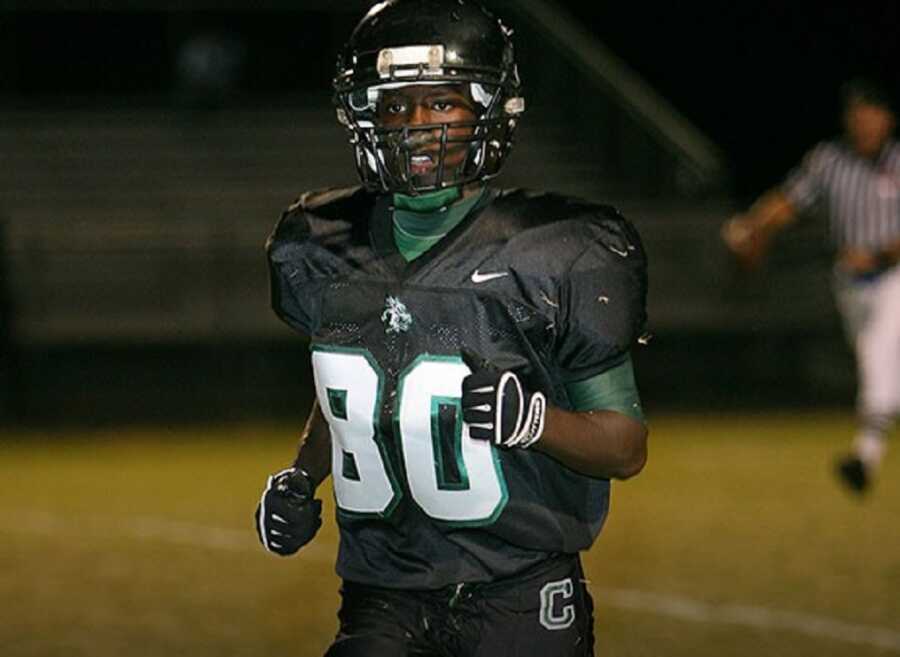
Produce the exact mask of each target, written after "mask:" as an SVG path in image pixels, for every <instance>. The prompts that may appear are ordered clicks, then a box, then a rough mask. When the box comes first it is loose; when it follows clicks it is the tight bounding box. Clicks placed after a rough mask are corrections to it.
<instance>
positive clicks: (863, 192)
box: [782, 140, 900, 250]
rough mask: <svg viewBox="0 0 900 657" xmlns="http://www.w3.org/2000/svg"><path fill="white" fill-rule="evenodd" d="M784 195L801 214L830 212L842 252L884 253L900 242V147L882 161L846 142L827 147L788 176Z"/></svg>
mask: <svg viewBox="0 0 900 657" xmlns="http://www.w3.org/2000/svg"><path fill="white" fill-rule="evenodd" d="M782 192H784V194H785V195H786V196H787V198H788V200H789V201H790V202H791V204H792V205H793V206H794V208H795V209H796V210H798V211H799V212H806V211H809V210H811V209H813V208H816V209H821V210H824V213H825V215H826V216H827V217H828V222H829V229H830V232H831V238H832V240H833V241H834V244H835V245H836V246H837V247H838V248H843V247H856V248H863V249H874V250H877V249H881V248H884V247H886V246H888V245H889V244H891V243H892V242H897V241H900V144H898V143H897V142H896V141H894V140H889V141H888V142H887V144H885V146H884V148H882V150H881V154H880V155H879V157H878V158H877V159H876V160H869V159H866V158H863V157H861V156H860V155H858V154H857V153H856V152H855V151H854V150H853V149H852V148H851V147H850V146H849V145H848V144H846V143H845V142H843V141H841V140H834V141H826V142H821V143H820V144H818V145H817V146H815V147H814V148H813V149H812V150H811V151H809V152H808V153H807V154H806V156H805V157H804V158H803V161H802V162H801V164H800V165H799V166H798V167H796V168H795V169H794V170H793V171H791V172H790V174H788V176H787V179H786V180H785V182H784V185H783V186H782Z"/></svg>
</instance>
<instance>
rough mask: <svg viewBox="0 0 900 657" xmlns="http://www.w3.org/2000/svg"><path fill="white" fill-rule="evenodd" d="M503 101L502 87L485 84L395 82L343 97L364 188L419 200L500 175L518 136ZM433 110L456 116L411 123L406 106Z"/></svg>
mask: <svg viewBox="0 0 900 657" xmlns="http://www.w3.org/2000/svg"><path fill="white" fill-rule="evenodd" d="M501 99H502V94H501V93H500V92H499V87H498V86H496V85H495V86H488V85H484V84H481V83H480V82H460V81H459V80H452V81H447V82H443V81H427V82H426V81H416V82H410V83H406V82H392V83H386V84H378V85H373V86H370V87H364V88H362V89H360V90H358V91H355V92H349V93H346V94H344V95H343V96H341V97H340V100H341V101H342V102H341V105H342V107H340V108H339V116H341V118H342V122H344V125H345V126H346V127H347V128H348V130H349V131H350V133H351V143H352V144H353V146H354V148H355V156H356V166H357V169H358V171H359V174H360V177H361V179H362V181H363V183H364V184H365V185H366V186H367V187H370V188H372V189H379V190H383V191H392V192H402V193H406V194H413V195H414V194H422V193H428V192H432V191H438V190H442V189H446V188H448V187H456V186H461V185H466V184H468V183H470V182H473V181H476V180H483V179H486V178H489V177H492V176H494V175H496V173H497V171H498V170H499V165H500V162H501V161H502V159H503V157H504V155H505V152H506V151H507V150H508V147H509V146H510V145H511V142H512V132H513V130H514V128H515V118H512V117H511V116H510V115H507V114H506V113H505V112H504V111H502V109H501V108H500V107H499V103H500V101H501ZM431 103H436V104H437V105H438V106H439V107H440V106H441V103H447V104H450V105H451V106H453V107H455V111H453V112H448V113H447V117H446V118H447V120H441V121H438V122H428V123H423V122H421V121H418V122H417V121H412V120H410V115H411V114H413V113H416V112H415V110H414V109H413V108H411V107H409V105H411V104H423V105H428V106H430V104H431ZM394 108H398V109H402V110H403V111H397V112H396V113H393V112H392V110H393V109H394ZM407 110H408V111H407ZM404 113H405V114H406V115H405V116H404ZM433 114H437V115H438V116H441V113H440V112H436V113H433ZM433 114H431V115H429V116H432V115H433Z"/></svg>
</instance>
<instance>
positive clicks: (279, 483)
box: [255, 468, 322, 557]
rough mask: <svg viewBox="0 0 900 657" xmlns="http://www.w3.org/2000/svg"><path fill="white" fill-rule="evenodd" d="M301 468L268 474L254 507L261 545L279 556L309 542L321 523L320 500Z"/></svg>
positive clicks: (292, 552) (292, 551)
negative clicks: (317, 498)
mask: <svg viewBox="0 0 900 657" xmlns="http://www.w3.org/2000/svg"><path fill="white" fill-rule="evenodd" d="M314 492H315V491H314V486H313V483H312V481H311V480H310V478H309V475H307V474H306V473H305V472H304V471H303V470H300V469H298V468H288V469H287V470H282V471H281V472H277V473H275V474H273V475H272V476H270V477H269V479H268V481H267V482H266V488H265V490H263V494H262V497H261V498H260V500H259V505H258V506H257V507H256V516H255V518H256V534H257V536H259V540H260V542H261V543H262V545H263V547H264V548H266V550H268V551H269V552H274V553H275V554H280V555H281V556H283V557H286V556H289V555H291V554H294V553H295V552H296V551H297V550H299V549H300V548H301V547H303V546H304V545H306V544H307V543H309V542H310V541H311V540H312V539H313V536H315V535H316V532H317V531H318V530H319V527H321V526H322V517H321V516H322V502H321V500H316V499H313V493H314Z"/></svg>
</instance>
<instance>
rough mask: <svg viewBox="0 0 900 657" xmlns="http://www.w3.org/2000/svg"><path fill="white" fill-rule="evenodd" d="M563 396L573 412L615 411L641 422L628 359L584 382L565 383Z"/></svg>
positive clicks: (637, 395)
mask: <svg viewBox="0 0 900 657" xmlns="http://www.w3.org/2000/svg"><path fill="white" fill-rule="evenodd" d="M566 392H567V393H568V394H569V400H570V401H571V402H572V406H573V407H574V408H575V410H576V411H597V410H605V411H616V412H617V413H621V414H622V415H627V416H628V417H630V418H634V419H635V420H637V421H638V422H643V421H644V410H643V409H642V408H641V398H640V395H639V394H638V389H637V384H636V383H635V381H634V367H633V366H632V364H631V356H630V355H629V356H628V357H627V358H626V359H625V362H624V363H622V364H621V365H617V366H616V367H614V368H612V369H611V370H607V371H605V372H603V373H602V374H598V375H597V376H592V377H591V378H589V379H585V380H584V381H576V382H575V383H567V384H566Z"/></svg>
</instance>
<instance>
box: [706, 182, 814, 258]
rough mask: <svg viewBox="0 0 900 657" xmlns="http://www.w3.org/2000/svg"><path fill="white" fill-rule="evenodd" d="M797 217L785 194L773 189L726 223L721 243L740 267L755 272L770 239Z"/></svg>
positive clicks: (795, 210)
mask: <svg viewBox="0 0 900 657" xmlns="http://www.w3.org/2000/svg"><path fill="white" fill-rule="evenodd" d="M797 217H798V212H797V209H796V207H795V206H794V204H793V203H792V202H791V200H790V199H789V198H788V197H787V194H785V193H784V192H783V191H782V190H781V189H780V188H776V189H773V190H771V191H769V192H767V193H766V194H764V195H763V196H761V197H760V198H759V200H757V201H756V202H755V203H754V204H753V205H752V206H750V209H749V210H747V212H745V213H743V214H738V215H735V216H733V217H732V218H731V219H729V220H728V221H726V222H725V223H724V224H723V226H722V232H721V235H722V240H723V241H724V242H725V246H727V247H728V249H729V250H730V251H731V252H732V253H734V254H735V256H737V258H738V260H739V261H740V262H741V263H742V264H743V265H744V266H746V267H748V268H755V267H758V266H759V264H760V263H761V262H762V259H763V257H765V255H766V252H767V251H768V250H769V246H770V245H771V242H772V238H773V237H775V235H777V234H778V233H779V232H781V230H782V229H783V228H784V227H785V226H787V225H789V224H791V223H793V222H794V221H795V220H796V219H797Z"/></svg>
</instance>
